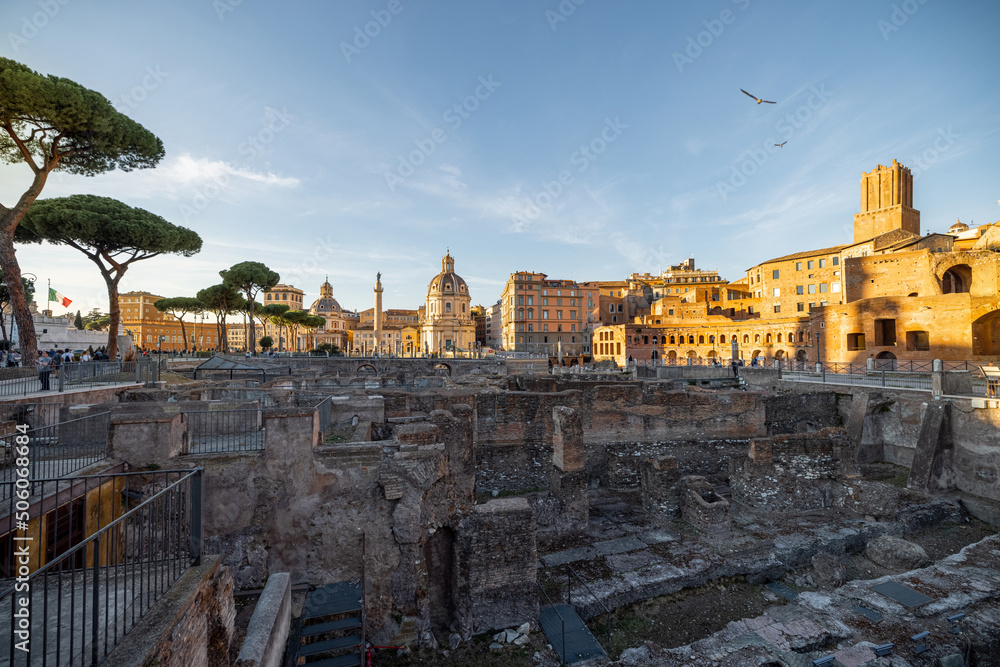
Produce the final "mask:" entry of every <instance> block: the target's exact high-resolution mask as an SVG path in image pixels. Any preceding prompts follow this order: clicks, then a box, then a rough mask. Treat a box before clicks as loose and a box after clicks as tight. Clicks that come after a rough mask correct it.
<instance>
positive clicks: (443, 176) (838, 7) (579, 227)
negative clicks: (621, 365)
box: [0, 0, 1000, 314]
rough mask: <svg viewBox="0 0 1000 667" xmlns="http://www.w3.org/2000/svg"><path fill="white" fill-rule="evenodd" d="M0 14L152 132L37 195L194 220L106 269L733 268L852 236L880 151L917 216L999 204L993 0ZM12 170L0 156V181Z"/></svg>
mask: <svg viewBox="0 0 1000 667" xmlns="http://www.w3.org/2000/svg"><path fill="white" fill-rule="evenodd" d="M0 26H3V28H4V30H3V31H2V33H5V34H3V35H2V38H0V55H2V56H4V57H8V58H12V59H14V60H17V61H19V62H21V63H24V64H26V65H28V66H29V67H31V68H33V69H35V70H36V71H39V72H41V73H44V74H54V75H58V76H61V77H65V78H69V79H72V80H74V81H76V82H78V83H80V84H82V85H84V86H86V87H88V88H91V89H94V90H97V91H99V92H101V93H102V94H104V95H105V96H106V97H107V98H108V99H110V100H111V101H112V102H113V103H114V104H115V106H116V108H118V109H119V110H120V111H122V112H123V113H125V114H127V115H128V116H130V117H131V118H133V119H135V120H136V121H138V122H139V123H141V124H142V125H143V126H144V127H146V128H147V129H149V130H150V131H151V132H153V133H154V134H156V135H157V136H158V137H160V138H161V139H162V140H163V143H164V146H165V149H166V156H165V157H164V159H163V160H162V161H161V163H160V164H159V165H158V166H157V167H156V168H155V169H148V170H141V171H133V172H129V173H125V172H121V171H117V172H112V173H107V174H103V175H100V176H96V177H84V176H75V175H67V174H59V173H55V174H53V175H52V176H51V177H50V178H49V181H48V183H47V185H46V187H45V190H44V192H43V194H42V197H43V198H45V197H59V196H67V195H71V194H97V195H103V196H108V197H115V198H118V199H120V200H122V201H124V202H126V203H128V204H130V205H132V206H138V207H141V208H144V209H147V210H149V211H152V212H154V213H157V214H159V215H161V216H163V217H165V218H166V219H168V220H170V221H171V222H174V223H175V224H179V225H183V226H185V227H189V228H191V229H193V230H195V231H197V232H198V233H199V234H200V235H201V237H202V239H203V240H204V246H203V248H202V251H201V252H200V253H199V254H197V255H195V256H193V257H191V258H181V257H173V256H161V257H156V258H154V259H151V260H148V261H143V262H139V263H137V264H135V265H134V266H133V267H132V268H130V269H129V270H128V272H127V273H126V275H125V277H124V278H123V280H122V284H121V286H120V290H121V291H128V290H146V291H150V292H153V293H157V294H161V295H163V296H182V295H194V293H195V292H197V291H198V290H199V289H202V288H204V287H207V286H209V285H212V284H215V283H218V282H219V281H220V279H219V275H218V272H219V271H220V270H222V269H226V268H228V267H230V266H232V265H233V264H236V263H238V262H241V261H247V260H253V261H260V262H264V263H265V264H267V265H268V266H270V267H271V268H272V269H274V270H275V271H277V272H278V273H279V274H280V275H281V278H282V282H285V283H291V284H293V285H295V286H297V287H299V288H301V289H303V290H305V292H306V302H307V303H311V302H312V300H313V299H315V298H318V296H319V287H320V284H321V283H322V282H323V280H324V279H325V277H326V276H329V280H330V282H331V283H332V285H333V290H334V296H335V297H336V298H337V299H338V301H339V302H340V304H341V305H342V306H343V307H345V308H349V309H366V308H369V307H371V306H372V303H373V298H374V295H373V293H372V288H373V286H374V282H375V274H376V273H377V272H381V273H382V283H383V286H384V288H385V293H384V299H383V304H384V307H385V308H417V307H418V306H420V305H422V304H423V303H424V299H425V295H426V289H427V284H428V283H429V282H430V280H431V279H432V278H433V277H434V276H435V275H436V274H437V273H438V272H439V271H440V270H441V263H440V262H441V257H442V256H443V255H444V254H445V252H446V251H450V252H451V254H452V255H453V256H454V258H455V269H456V272H457V273H458V274H459V275H461V276H462V277H464V278H465V280H466V281H467V282H468V284H469V289H470V291H471V294H472V299H473V303H482V304H491V303H494V302H495V301H496V300H497V299H498V298H499V296H500V293H501V291H502V289H503V285H504V283H505V282H506V280H507V278H508V276H509V275H510V273H512V272H514V271H520V270H530V271H538V272H542V273H546V274H548V275H549V276H551V277H552V278H558V279H573V280H577V281H585V280H621V279H624V278H625V277H627V276H628V275H629V274H631V273H633V272H640V273H642V272H646V271H649V272H651V273H657V272H659V271H661V270H663V269H665V268H667V267H668V266H670V265H672V264H677V263H679V262H681V261H682V260H684V259H686V258H688V257H691V256H693V257H695V261H696V265H697V266H698V267H701V268H707V269H717V270H718V271H719V272H720V273H721V275H722V276H723V277H724V278H726V279H729V280H738V279H740V278H741V277H743V275H744V272H745V270H746V269H748V268H749V267H750V266H752V265H754V264H757V263H759V262H762V261H765V260H767V259H770V258H772V257H777V256H781V255H784V254H788V253H792V252H798V251H802V250H807V249H812V248H823V247H828V246H833V245H837V244H840V243H847V242H850V241H852V235H853V215H854V214H855V213H856V212H858V208H859V185H858V184H859V181H860V179H861V175H862V173H863V172H866V171H870V170H872V169H873V168H875V167H876V165H878V164H889V163H891V162H892V160H893V158H896V159H898V160H899V161H900V162H901V163H903V164H904V165H906V166H908V167H910V168H911V170H913V173H914V207H915V208H917V209H918V210H920V211H921V225H922V230H923V231H924V232H927V231H946V230H947V228H948V227H949V226H950V225H951V224H952V223H954V222H955V220H956V219H961V220H962V221H963V222H966V223H971V224H986V223H993V222H996V221H997V220H998V219H1000V206H998V202H997V200H998V199H1000V178H998V177H1000V162H998V160H997V155H998V153H1000V151H998V148H1000V67H998V66H997V64H998V63H1000V40H998V39H997V36H996V33H997V28H998V27H1000V3H997V2H995V1H989V0H983V1H981V2H973V1H964V0H955V1H952V2H943V0H904V1H898V0H897V1H895V2H887V1H882V0H869V1H865V2H861V1H844V2H805V1H802V0H798V1H794V2H792V1H787V2H768V3H765V2H762V1H761V0H712V1H707V2H697V3H695V2H687V3H681V2H654V1H653V0H646V1H643V2H625V1H621V0H619V1H614V2H613V1H612V0H479V1H477V2H468V0H465V1H461V0H435V1H434V2H429V1H420V0H366V1H361V0H338V1H337V2H319V1H311V2H310V1H306V0H286V1H284V2H277V1H275V0H170V2H167V1H166V0H160V1H154V0H140V1H137V0H100V1H97V0H5V1H4V2H3V3H2V5H0ZM741 88H742V89H745V90H747V91H749V92H750V93H752V94H753V95H755V96H760V97H761V98H763V99H767V100H773V101H775V102H776V104H773V105H772V104H757V103H756V102H755V101H754V100H753V99H751V98H750V97H747V96H746V95H744V94H743V93H742V92H740V89H741ZM781 142H787V143H785V145H783V146H781V147H780V148H779V147H776V146H775V144H777V143H781ZM30 177H31V173H30V171H29V169H28V168H27V166H26V165H24V164H13V165H3V166H0V202H2V203H3V204H5V205H8V206H9V205H11V204H12V203H14V202H15V201H16V199H17V198H18V196H20V194H21V193H22V192H23V191H24V190H25V189H26V188H27V186H28V184H29V183H30ZM18 259H19V261H20V263H21V267H22V270H23V271H24V272H30V273H32V274H34V275H36V276H37V277H38V281H39V282H38V284H39V286H41V287H44V286H45V285H46V283H47V281H51V284H52V286H53V287H54V288H56V289H57V290H58V291H60V292H61V293H63V294H65V295H66V296H67V297H69V298H70V299H72V300H73V303H72V304H71V306H70V310H72V311H75V310H77V309H78V308H79V309H81V310H83V311H84V312H87V311H89V310H90V309H92V308H99V309H101V310H107V293H106V290H105V287H104V283H103V280H102V279H101V277H100V274H99V273H98V271H97V267H96V266H94V265H93V264H91V263H90V261H89V260H87V259H86V257H84V255H83V254H82V253H80V252H79V251H76V250H73V249H69V248H65V247H55V246H48V245H45V246H25V247H22V248H20V249H19V250H18ZM40 293H41V294H42V298H44V290H40ZM42 305H43V307H44V302H43V304H42ZM54 311H55V313H56V314H60V313H62V312H65V310H64V309H62V308H59V307H55V308H54Z"/></svg>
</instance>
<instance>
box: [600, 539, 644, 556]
mask: <svg viewBox="0 0 1000 667" xmlns="http://www.w3.org/2000/svg"><path fill="white" fill-rule="evenodd" d="M648 546H649V545H648V544H646V543H645V542H643V541H642V540H640V539H639V538H638V537H636V536H635V535H629V536H628V537H619V538H618V539H616V540H606V541H604V542H594V548H595V549H597V554H598V555H599V556H607V555H610V554H621V553H625V552H627V551H636V550H637V549H645V548H646V547H648Z"/></svg>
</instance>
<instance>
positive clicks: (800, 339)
mask: <svg viewBox="0 0 1000 667" xmlns="http://www.w3.org/2000/svg"><path fill="white" fill-rule="evenodd" d="M803 338H804V336H803V335H802V332H801V331H800V332H799V342H800V343H801V342H802V340H803Z"/></svg>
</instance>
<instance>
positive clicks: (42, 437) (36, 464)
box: [0, 405, 111, 500]
mask: <svg viewBox="0 0 1000 667" xmlns="http://www.w3.org/2000/svg"><path fill="white" fill-rule="evenodd" d="M14 407H15V406H3V409H2V410H0V413H2V412H5V413H7V414H6V415H5V416H10V417H13V419H11V420H10V421H4V422H2V428H3V431H4V435H2V436H0V482H3V483H7V482H10V481H12V480H14V479H15V478H16V477H17V476H18V475H21V476H23V474H22V473H21V472H19V471H21V470H26V471H27V477H28V479H30V480H35V479H42V478H53V477H62V476H65V475H71V474H73V473H74V472H77V471H78V470H83V469H84V468H86V467H88V466H91V465H93V464H95V463H97V462H98V461H101V460H103V459H105V458H107V457H108V456H109V455H110V448H111V441H110V435H109V434H110V430H111V413H110V412H99V413H95V414H91V415H87V416H84V417H78V418H76V419H67V420H65V421H54V418H58V416H59V412H58V411H57V410H55V409H53V408H59V407H61V406H51V405H47V406H41V405H35V406H34V408H36V410H37V411H35V410H33V411H31V412H30V413H25V414H30V415H33V416H32V417H26V418H25V421H23V422H21V421H19V419H20V418H19V417H17V416H16V415H13V414H11V413H13V412H15V410H14ZM16 407H28V406H16ZM19 426H20V428H18V427H19ZM18 445H26V446H27V447H28V449H27V456H26V457H22V456H18V449H19V447H18ZM19 459H27V460H26V461H19ZM25 462H26V463H27V465H20V463H25ZM32 484H34V482H32ZM9 492H10V488H8V487H0V500H3V499H5V498H7V496H6V495H5V494H6V493H9Z"/></svg>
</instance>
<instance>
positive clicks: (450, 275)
mask: <svg viewBox="0 0 1000 667" xmlns="http://www.w3.org/2000/svg"><path fill="white" fill-rule="evenodd" d="M427 296H428V297H433V296H465V297H467V296H469V287H468V285H466V284H465V280H463V279H462V276H460V275H458V274H457V273H455V260H454V258H453V257H452V256H451V254H450V253H449V254H447V255H445V256H444V258H443V259H442V260H441V273H439V274H437V275H436V276H434V279H433V280H431V283H430V285H428V286H427Z"/></svg>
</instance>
